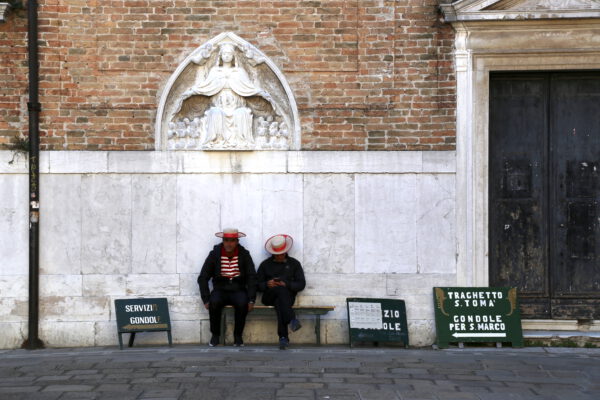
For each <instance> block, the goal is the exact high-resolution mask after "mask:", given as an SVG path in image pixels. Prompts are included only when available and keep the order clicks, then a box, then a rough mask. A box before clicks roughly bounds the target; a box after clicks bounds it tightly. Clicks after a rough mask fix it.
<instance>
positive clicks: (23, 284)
mask: <svg viewBox="0 0 600 400" xmlns="http://www.w3.org/2000/svg"><path fill="white" fill-rule="evenodd" d="M0 296H1V297H28V296H29V276H28V275H0Z"/></svg>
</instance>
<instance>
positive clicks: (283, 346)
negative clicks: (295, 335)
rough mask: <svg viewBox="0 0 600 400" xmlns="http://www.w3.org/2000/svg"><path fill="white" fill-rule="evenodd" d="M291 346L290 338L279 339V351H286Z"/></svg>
mask: <svg viewBox="0 0 600 400" xmlns="http://www.w3.org/2000/svg"><path fill="white" fill-rule="evenodd" d="M289 345H290V341H289V340H288V338H284V337H282V338H279V350H285V349H286V348H287V347H288V346H289Z"/></svg>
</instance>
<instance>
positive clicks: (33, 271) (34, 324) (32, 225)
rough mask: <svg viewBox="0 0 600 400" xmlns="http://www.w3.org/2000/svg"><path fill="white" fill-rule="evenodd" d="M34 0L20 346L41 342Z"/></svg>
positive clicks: (31, 4)
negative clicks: (25, 297)
mask: <svg viewBox="0 0 600 400" xmlns="http://www.w3.org/2000/svg"><path fill="white" fill-rule="evenodd" d="M37 7H38V5H37V0H28V2H27V25H28V36H27V48H28V53H29V102H28V103H27V109H28V111H29V323H28V337H27V340H25V342H24V343H23V345H22V347H24V348H26V349H30V350H33V349H39V348H42V347H44V343H43V342H42V341H41V340H40V338H39V336H38V335H39V332H38V330H39V329H38V328H39V274H40V268H39V220H40V187H39V182H40V179H39V178H40V177H39V157H40V129H39V128H40V122H39V121H40V120H39V114H40V111H41V108H42V107H41V105H40V103H39V99H38V79H39V62H38V21H37Z"/></svg>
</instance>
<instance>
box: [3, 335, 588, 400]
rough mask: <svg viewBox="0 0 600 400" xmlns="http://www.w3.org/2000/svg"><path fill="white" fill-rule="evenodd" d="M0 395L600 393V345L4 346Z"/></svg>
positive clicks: (379, 398)
mask: <svg viewBox="0 0 600 400" xmlns="http://www.w3.org/2000/svg"><path fill="white" fill-rule="evenodd" d="M0 399H2V400H7V399H111V400H121V399H199V400H212V399H215V400H216V399H219V400H221V399H240V400H268V399H281V400H292V399H303V400H304V399H311V400H317V399H328V400H329V399H330V400H334V399H337V400H358V399H361V400H388V399H389V400H392V399H401V400H408V399H414V400H417V399H439V400H442V399H466V400H468V399H476V400H479V399H481V400H492V399H494V400H507V399H540V400H541V399H544V400H546V399H547V400H558V399H567V400H579V399H581V400H583V399H586V400H592V399H593V400H598V399H600V349H571V348H524V349H511V348H501V349H496V348H481V349H480V348H465V349H450V350H437V351H436V350H428V349H427V350H413V349H397V348H394V349H383V348H359V349H356V348H355V349H349V348H345V347H322V348H319V347H301V348H294V349H290V350H287V351H279V350H276V349H274V348H272V347H263V346H248V347H245V348H241V349H238V348H232V347H216V348H208V347H205V346H183V345H181V346H175V347H173V348H168V347H140V348H135V347H134V348H128V349H125V350H122V351H120V350H118V348H117V349H115V348H86V349H47V350H36V351H26V350H8V351H6V350H5V351H0Z"/></svg>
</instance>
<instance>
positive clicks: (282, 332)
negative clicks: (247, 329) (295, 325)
mask: <svg viewBox="0 0 600 400" xmlns="http://www.w3.org/2000/svg"><path fill="white" fill-rule="evenodd" d="M270 291H272V293H273V294H274V297H275V298H274V304H273V305H274V306H275V311H276V312H277V335H279V338H282V337H284V338H287V337H288V324H289V323H290V321H291V320H293V319H294V318H296V314H295V313H294V310H293V309H292V305H293V304H294V297H293V296H292V294H291V293H290V291H289V290H288V289H287V288H284V287H281V286H279V287H274V288H271V289H270Z"/></svg>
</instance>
